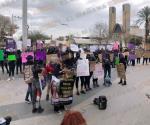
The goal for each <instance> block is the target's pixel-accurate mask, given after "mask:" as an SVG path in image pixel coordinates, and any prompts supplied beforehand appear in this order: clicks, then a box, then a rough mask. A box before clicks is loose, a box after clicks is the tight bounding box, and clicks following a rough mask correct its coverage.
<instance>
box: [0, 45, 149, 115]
mask: <svg viewBox="0 0 150 125" xmlns="http://www.w3.org/2000/svg"><path fill="white" fill-rule="evenodd" d="M1 51H2V52H3V53H2V54H3V59H2V60H1V61H0V64H1V68H2V72H3V73H5V69H6V72H7V73H8V76H9V78H8V81H10V80H14V74H15V68H16V74H18V73H19V70H20V73H22V74H24V81H25V83H26V84H27V85H28V90H27V93H26V97H25V101H26V102H27V103H32V105H33V109H32V112H33V113H36V112H38V113H42V112H43V111H44V109H43V108H42V106H41V96H42V91H43V90H44V89H47V94H46V100H47V101H48V100H50V101H51V104H52V105H53V106H54V112H57V113H61V111H62V110H65V109H66V107H65V106H66V105H70V104H71V103H72V102H73V90H74V87H75V88H76V95H78V96H79V95H80V94H86V93H88V92H89V91H91V90H92V89H94V88H97V87H99V86H100V83H99V77H98V76H97V75H95V74H96V68H95V67H96V65H97V64H101V66H102V70H103V79H104V82H103V85H104V86H106V87H108V86H111V85H112V81H111V76H112V74H111V71H112V70H111V69H112V68H115V67H116V68H118V69H119V66H121V67H123V68H122V71H121V72H122V74H121V75H118V76H119V77H120V82H119V84H121V85H126V84H127V80H126V75H125V72H126V69H127V66H129V65H132V66H135V62H136V60H137V64H140V63H141V62H140V61H141V58H142V57H143V65H144V63H145V62H146V64H147V63H148V60H149V61H150V57H148V56H147V55H146V54H145V53H146V52H147V51H143V50H140V52H139V51H138V52H137V51H136V50H127V49H124V50H123V49H120V50H113V51H109V50H103V49H102V50H96V51H94V52H90V50H88V49H86V48H85V49H81V50H79V51H76V52H74V51H72V50H71V49H70V48H69V47H67V48H66V50H65V51H64V50H63V49H62V48H61V46H60V47H57V48H56V47H52V48H49V49H44V48H42V49H40V50H36V51H42V52H45V53H46V54H45V57H44V58H37V57H38V56H37V55H36V51H34V52H33V50H32V49H31V48H28V49H27V50H26V51H24V52H21V51H20V50H17V51H14V50H13V49H9V50H7V51H6V50H4V49H1ZM30 52H33V53H32V54H27V55H26V57H25V59H26V62H24V61H23V54H25V53H30ZM137 53H138V54H137ZM139 53H140V54H139ZM48 56H49V57H50V58H47V57H48ZM53 56H55V58H52V57H53ZM83 60H86V61H85V65H86V63H87V62H88V70H89V71H87V72H88V73H87V74H88V75H86V74H85V75H84V74H82V75H81V74H80V75H79V74H78V70H79V69H78V65H79V63H80V61H83ZM83 62H84V61H83ZM83 65H84V64H83ZM83 70H84V69H83ZM85 70H87V69H85ZM118 71H119V70H118ZM101 75H102V74H101ZM50 96H51V97H50ZM37 104H38V106H37Z"/></svg>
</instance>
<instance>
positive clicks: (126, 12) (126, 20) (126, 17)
mask: <svg viewBox="0 0 150 125" xmlns="http://www.w3.org/2000/svg"><path fill="white" fill-rule="evenodd" d="M122 7H123V8H122V9H123V32H124V33H129V32H130V15H131V14H130V13H131V6H130V4H124V5H123V6H122Z"/></svg>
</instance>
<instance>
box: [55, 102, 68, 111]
mask: <svg viewBox="0 0 150 125" xmlns="http://www.w3.org/2000/svg"><path fill="white" fill-rule="evenodd" d="M60 110H65V107H64V105H62V104H61V105H59V104H58V105H54V112H58V111H60Z"/></svg>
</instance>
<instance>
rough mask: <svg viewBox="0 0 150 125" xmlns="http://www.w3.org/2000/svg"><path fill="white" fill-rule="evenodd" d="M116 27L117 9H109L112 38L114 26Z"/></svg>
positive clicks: (110, 34) (110, 35)
mask: <svg viewBox="0 0 150 125" xmlns="http://www.w3.org/2000/svg"><path fill="white" fill-rule="evenodd" d="M115 25H116V8H115V7H110V8H109V37H112V34H113V29H114V26H115Z"/></svg>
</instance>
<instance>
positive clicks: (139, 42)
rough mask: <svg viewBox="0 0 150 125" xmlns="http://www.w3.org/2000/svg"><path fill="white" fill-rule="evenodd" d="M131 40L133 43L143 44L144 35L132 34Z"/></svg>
mask: <svg viewBox="0 0 150 125" xmlns="http://www.w3.org/2000/svg"><path fill="white" fill-rule="evenodd" d="M129 42H130V43H133V44H135V45H137V46H139V45H141V44H142V37H138V36H130V37H129Z"/></svg>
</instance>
